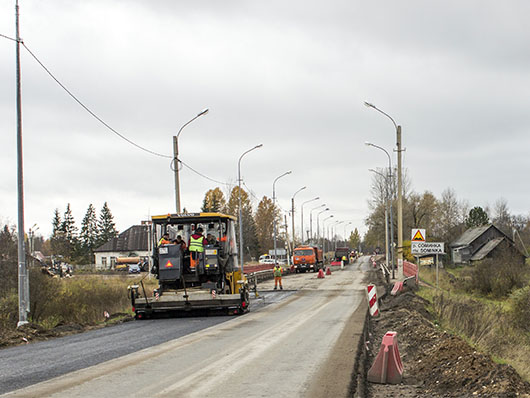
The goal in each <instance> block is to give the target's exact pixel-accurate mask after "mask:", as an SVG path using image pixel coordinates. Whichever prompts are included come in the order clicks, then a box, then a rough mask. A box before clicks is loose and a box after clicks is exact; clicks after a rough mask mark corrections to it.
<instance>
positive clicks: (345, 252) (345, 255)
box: [335, 247, 351, 265]
mask: <svg viewBox="0 0 530 398" xmlns="http://www.w3.org/2000/svg"><path fill="white" fill-rule="evenodd" d="M350 252H351V250H350V248H349V247H337V248H336V249H335V261H337V262H339V263H340V262H341V261H342V260H344V265H346V264H349V263H350Z"/></svg>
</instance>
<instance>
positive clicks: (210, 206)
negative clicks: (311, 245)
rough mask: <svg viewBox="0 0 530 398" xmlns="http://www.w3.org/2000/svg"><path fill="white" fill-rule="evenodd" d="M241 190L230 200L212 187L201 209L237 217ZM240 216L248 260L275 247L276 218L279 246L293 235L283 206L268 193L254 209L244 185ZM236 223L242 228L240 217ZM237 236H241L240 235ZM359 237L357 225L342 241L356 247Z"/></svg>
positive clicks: (230, 194)
mask: <svg viewBox="0 0 530 398" xmlns="http://www.w3.org/2000/svg"><path fill="white" fill-rule="evenodd" d="M239 194H240V191H239V187H234V188H232V189H231V190H230V192H229V195H228V201H227V200H226V198H225V195H224V193H223V191H221V189H220V188H219V187H217V188H213V189H210V190H208V191H207V192H206V193H205V195H204V199H203V203H202V207H201V211H203V212H221V213H224V214H229V215H232V216H235V217H238V216H239V214H238V213H239ZM255 199H257V198H255ZM241 218H242V220H243V244H244V253H243V254H244V258H245V260H246V261H248V260H251V259H252V258H254V259H257V258H259V256H260V255H261V254H264V253H267V252H268V250H269V249H273V248H274V220H276V228H277V230H276V246H277V247H278V248H283V247H285V243H286V240H287V239H289V240H290V241H292V236H290V235H289V231H290V229H289V228H285V224H286V223H285V220H282V217H281V209H280V208H279V207H278V206H277V205H275V204H273V202H272V199H271V198H269V197H267V196H263V197H262V198H261V200H259V202H258V205H257V207H256V209H255V210H254V209H253V206H252V201H251V198H250V196H249V193H248V192H247V191H245V190H244V189H243V188H241ZM289 222H290V220H289ZM236 224H237V225H236V227H237V228H239V220H238V221H237V223H236ZM237 231H239V229H237ZM237 239H238V240H239V235H238V236H237ZM344 239H346V237H345V238H344ZM360 241H361V237H360V235H359V232H358V230H357V228H355V230H354V231H352V232H351V234H350V237H349V238H348V242H346V241H342V242H341V244H342V245H346V244H348V245H349V246H350V247H351V248H357V247H358V246H359V243H360ZM295 243H296V244H298V243H300V239H297V238H296V237H295ZM329 243H330V242H329V241H327V243H326V245H327V247H328V248H329V247H331V245H329Z"/></svg>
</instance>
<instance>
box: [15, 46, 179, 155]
mask: <svg viewBox="0 0 530 398" xmlns="http://www.w3.org/2000/svg"><path fill="white" fill-rule="evenodd" d="M21 44H22V45H23V46H24V48H25V49H26V50H27V51H28V53H29V54H30V55H31V56H32V57H33V58H34V59H35V61H37V63H38V64H39V65H40V66H41V67H42V68H43V69H44V70H45V71H46V73H48V75H50V77H51V78H52V79H53V80H54V81H55V82H56V83H57V84H58V85H59V86H60V87H61V88H62V89H63V90H64V91H66V92H67V93H68V95H69V96H70V97H72V98H73V99H74V101H75V102H77V103H78V104H79V105H80V106H81V107H82V108H83V109H84V110H86V111H87V112H88V113H89V114H90V115H92V117H94V118H95V119H96V120H97V121H98V122H100V123H101V124H102V125H103V126H105V127H106V128H107V129H109V130H110V131H112V132H113V133H114V134H116V135H117V136H118V137H120V138H121V139H123V140H125V141H127V142H128V143H129V144H131V145H134V146H135V147H137V148H138V149H141V150H142V151H145V152H147V153H150V154H152V155H155V156H160V157H163V158H167V159H172V158H173V156H169V155H164V154H161V153H158V152H155V151H152V150H150V149H147V148H144V147H143V146H141V145H138V144H137V143H135V142H134V141H131V140H130V139H129V138H127V137H125V136H124V135H122V134H120V133H118V132H117V131H116V130H115V129H113V128H112V127H111V126H110V125H109V124H107V123H106V122H105V121H104V120H103V119H101V118H100V117H99V116H98V115H96V114H95V113H94V112H93V111H92V110H90V108H88V106H86V105H85V104H83V103H82V102H81V101H80V100H79V99H78V98H77V97H76V96H75V95H74V94H73V93H72V92H71V91H70V90H68V89H67V88H66V86H65V85H64V84H62V83H61V82H60V81H59V80H58V79H57V78H56V77H55V76H54V75H53V73H51V72H50V70H49V69H48V68H47V67H46V66H44V64H43V63H42V62H41V61H40V60H39V59H38V58H37V56H36V55H35V54H33V52H32V51H31V50H30V49H29V48H28V46H26V44H25V43H24V42H22V43H21Z"/></svg>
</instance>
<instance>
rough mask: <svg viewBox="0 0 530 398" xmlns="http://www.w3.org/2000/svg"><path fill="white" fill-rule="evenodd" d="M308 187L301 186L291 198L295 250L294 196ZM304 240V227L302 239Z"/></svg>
mask: <svg viewBox="0 0 530 398" xmlns="http://www.w3.org/2000/svg"><path fill="white" fill-rule="evenodd" d="M306 188H307V187H302V188H300V189H299V190H298V191H296V192H295V193H294V195H293V197H292V198H291V219H292V224H293V250H294V245H295V243H294V197H295V196H296V194H297V193H298V192H300V191H303V190H304V189H306ZM303 240H304V229H303V228H302V241H303Z"/></svg>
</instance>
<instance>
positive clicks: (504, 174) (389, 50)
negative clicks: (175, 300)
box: [0, 0, 530, 236]
mask: <svg viewBox="0 0 530 398" xmlns="http://www.w3.org/2000/svg"><path fill="white" fill-rule="evenodd" d="M14 6H15V1H14V0H10V1H6V0H0V33H1V34H4V35H8V36H11V37H14V36H15V11H14ZM20 15H21V38H22V39H23V40H24V42H25V44H26V45H27V46H28V47H29V49H31V50H32V51H33V53H34V54H35V55H36V56H37V57H38V58H39V59H40V60H41V61H42V62H43V63H44V64H45V65H46V66H47V67H48V68H49V69H50V70H51V71H52V73H54V74H55V75H56V77H57V78H58V79H59V80H60V81H61V82H62V83H63V84H65V85H66V86H67V87H68V88H69V89H70V90H71V91H72V92H73V93H75V95H76V96H78V98H79V99H80V100H81V101H83V102H84V103H85V104H86V105H87V106H88V107H90V108H91V109H92V110H93V111H94V112H95V113H96V114H97V115H98V116H99V117H101V118H102V119H103V120H105V121H106V122H107V123H108V124H109V125H111V126H112V127H113V128H115V129H116V130H117V131H119V132H120V133H121V134H123V135H124V136H126V137H127V138H129V139H130V140H132V141H134V142H136V143H137V144H138V145H141V146H143V147H145V148H148V149H149V150H152V151H155V152H157V153H161V154H164V155H168V156H170V155H171V154H172V136H173V135H175V134H176V132H177V131H178V130H179V128H180V127H181V126H182V125H183V124H184V123H186V122H187V121H188V120H190V119H191V118H192V117H194V116H195V115H196V114H197V113H198V112H200V111H201V110H202V109H204V108H209V109H210V112H209V113H208V114H207V115H205V116H202V117H201V118H199V119H197V120H195V121H194V122H193V123H192V124H190V125H189V126H187V127H186V128H185V129H184V130H183V132H182V134H181V136H180V140H179V149H180V157H181V159H182V160H183V161H184V162H186V163H187V164H188V165H190V166H191V167H193V168H195V169H196V170H197V171H199V172H201V173H203V174H205V175H207V176H209V177H211V178H213V179H215V180H218V181H223V182H227V183H231V184H234V183H235V182H236V180H237V161H238V158H239V156H240V155H241V154H242V153H243V152H244V151H246V150H247V149H249V148H251V147H253V146H255V145H257V144H260V143H263V148H261V149H258V150H256V151H254V152H252V153H250V154H248V155H247V156H246V157H245V158H244V160H243V162H242V176H243V178H244V181H245V184H246V185H247V186H248V187H249V188H250V189H251V190H252V192H253V194H254V195H255V196H256V197H257V198H260V199H261V197H263V195H267V196H269V197H270V196H272V182H273V180H274V179H275V178H276V177H277V176H279V175H281V174H282V173H284V172H285V171H288V170H292V175H289V176H286V177H284V178H282V179H281V180H279V181H278V182H277V184H276V191H277V196H278V201H279V204H280V205H281V207H282V208H283V209H288V208H289V207H290V198H291V197H292V195H293V194H294V193H295V192H296V191H297V190H298V189H299V188H301V187H303V186H307V189H306V190H305V191H302V192H300V193H299V194H298V195H297V196H296V203H297V223H299V215H300V213H299V205H300V203H301V202H302V201H306V200H309V199H311V198H314V197H316V196H320V198H321V200H320V201H317V202H313V203H310V204H307V205H306V207H305V208H304V209H305V215H306V216H308V215H309V210H310V209H311V208H313V207H315V206H317V205H319V204H321V203H326V204H327V205H328V206H329V207H330V209H331V211H330V212H329V214H333V215H334V219H336V220H341V221H345V222H350V221H351V222H353V223H352V224H351V225H348V230H349V229H350V227H352V228H353V227H357V228H359V230H360V231H361V232H364V231H365V230H366V228H365V227H364V221H363V220H364V218H365V217H366V215H367V211H368V210H367V200H368V198H369V192H370V184H371V175H370V174H371V173H370V172H369V171H368V168H377V167H384V166H385V165H386V164H387V158H386V156H385V154H384V153H383V152H381V151H379V150H377V149H374V148H371V147H367V146H365V145H364V142H365V141H371V142H373V143H375V144H377V145H380V146H382V147H385V148H386V149H387V150H388V151H391V150H392V148H393V147H394V145H395V130H394V127H393V125H392V123H391V121H390V120H389V119H387V118H386V117H384V116H383V115H382V114H380V113H378V112H376V111H374V110H373V109H369V108H367V107H365V106H364V105H363V101H368V102H371V103H374V104H375V105H377V106H378V107H379V108H381V109H382V110H384V111H385V112H387V113H388V114H390V115H391V116H392V117H393V118H394V119H395V120H396V122H397V123H398V124H400V125H402V128H403V146H404V147H405V148H406V152H405V154H404V166H405V167H406V168H407V169H408V174H409V176H410V178H411V181H412V188H413V189H414V190H415V191H417V192H423V191H425V190H429V191H431V192H433V193H434V194H435V195H436V196H437V197H440V194H441V192H442V191H443V190H444V189H446V188H448V187H451V188H453V189H454V190H455V192H456V194H457V196H458V198H459V199H464V200H467V201H468V202H469V204H470V205H471V206H475V205H480V206H486V205H490V206H491V205H493V203H494V202H495V201H496V200H497V199H499V198H500V197H502V198H504V199H506V200H507V202H508V206H509V207H510V209H511V211H512V212H513V213H516V214H528V194H529V190H530V188H529V185H528V179H527V178H528V171H529V169H530V157H529V156H528V150H529V148H530V134H528V129H529V125H530V115H529V113H528V109H529V105H530V50H529V47H528V43H530V24H528V21H527V20H528V16H529V15H530V2H528V1H525V0H520V1H502V2H501V1H484V0H477V1H465V2H462V1H447V0H445V1H424V0H417V1H396V0H389V1H352V0H347V1H338V0H329V1H307V0H305V1H298V0H296V1H293V0H291V1H276V0H268V1H255V0H240V1H231V0H227V1H218V0H211V1H193V2H190V1H175V0H171V1H169V0H167V1H163V0H162V1H161V0H159V1H156V2H153V1H145V0H144V1H132V0H127V1H118V0H115V1H112V2H110V1H103V0H92V1H83V2H72V1H66V0H62V1H59V0H48V1H37V0H28V1H25V0H20ZM0 59H1V62H0V87H1V90H0V148H1V153H2V157H1V159H2V160H1V167H0V220H2V221H9V222H12V223H16V220H17V190H16V188H17V185H16V107H15V87H16V86H15V43H14V42H12V41H9V40H6V39H2V38H0ZM21 62H22V108H23V109H22V110H23V142H24V179H25V180H24V183H25V211H26V214H25V224H26V230H27V229H28V227H31V226H32V225H33V224H37V225H38V226H39V228H40V230H39V232H42V233H43V234H44V235H45V236H47V235H48V234H49V233H50V232H51V220H52V217H53V212H54V209H55V208H59V210H60V212H61V213H63V212H64V210H65V208H66V204H67V203H71V207H72V210H73V212H74V216H75V218H76V221H77V222H78V225H79V224H80V222H81V219H82V217H83V216H84V214H85V212H86V209H87V207H88V205H89V203H92V204H94V206H95V207H96V209H97V210H98V213H99V210H100V209H101V207H102V205H103V203H104V202H105V201H107V202H108V204H109V206H110V209H111V211H112V212H113V214H114V216H115V221H116V225H117V227H118V229H119V230H120V231H122V230H124V229H126V228H128V227H129V226H130V225H132V224H137V223H139V222H140V220H142V219H146V218H147V217H148V216H149V215H154V214H165V213H167V212H173V211H174V210H175V194H174V177H173V172H172V171H171V169H170V159H166V158H163V157H159V156H154V155H151V154H149V153H146V152H143V151H141V150H139V149H137V148H136V147H134V146H132V145H130V144H129V143H127V142H126V141H124V140H122V139H121V138H119V137H117V136H116V135H114V134H113V133H111V132H110V131H109V130H107V129H106V128H105V127H104V126H102V125H101V124H100V123H99V122H97V121H96V120H95V119H94V118H92V117H91V116H90V115H89V114H88V113H87V112H86V111H85V110H83V109H82V108H81V107H80V106H79V105H78V104H77V103H75V102H74V101H73V100H72V98H70V97H69V96H68V95H67V94H66V93H65V92H64V91H63V90H62V89H61V88H60V87H59V86H58V85H57V84H56V83H55V82H54V81H53V80H52V79H51V78H50V77H49V76H48V75H47V74H46V73H45V71H44V70H43V69H42V68H41V67H40V66H39V65H38V64H37V63H36V62H35V60H34V59H33V58H31V56H30V55H29V54H28V53H27V51H25V50H24V49H22V57H21ZM393 155H394V156H393V162H394V163H395V162H396V157H395V154H393ZM215 186H219V184H216V183H213V182H211V181H209V180H206V179H204V178H202V177H199V176H197V175H196V174H194V173H193V172H191V171H190V170H189V169H186V168H184V169H183V170H182V172H181V196H182V204H183V206H184V207H186V208H187V209H188V210H189V211H198V210H199V209H200V206H201V204H202V199H203V197H204V193H205V192H206V191H207V190H208V189H210V188H214V187H215ZM221 188H223V190H225V192H226V191H227V189H228V188H227V186H221ZM255 205H256V206H257V201H256V203H255ZM313 214H314V215H315V214H316V211H315V212H314V213H313ZM328 222H329V221H328ZM305 226H306V227H307V226H308V217H307V218H306V225H305ZM298 228H299V227H298ZM338 232H339V233H341V234H342V233H343V232H344V231H343V228H342V227H339V229H338ZM406 233H407V232H406V231H405V236H406Z"/></svg>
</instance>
